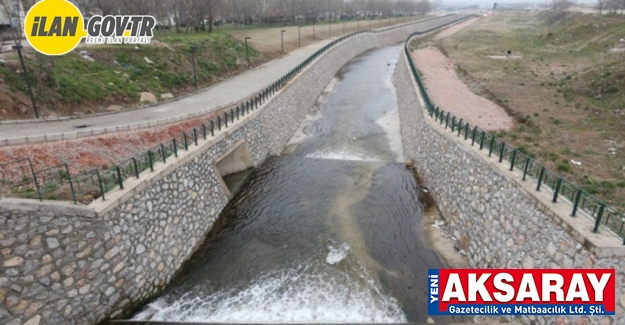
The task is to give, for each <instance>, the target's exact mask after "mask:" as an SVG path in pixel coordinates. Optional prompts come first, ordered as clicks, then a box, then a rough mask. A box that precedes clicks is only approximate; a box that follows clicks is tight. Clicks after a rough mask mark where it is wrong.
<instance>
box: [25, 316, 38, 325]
mask: <svg viewBox="0 0 625 325" xmlns="http://www.w3.org/2000/svg"><path fill="white" fill-rule="evenodd" d="M40 321H41V316H39V315H35V317H33V318H31V319H29V320H28V321H26V323H24V325H39V322H40Z"/></svg>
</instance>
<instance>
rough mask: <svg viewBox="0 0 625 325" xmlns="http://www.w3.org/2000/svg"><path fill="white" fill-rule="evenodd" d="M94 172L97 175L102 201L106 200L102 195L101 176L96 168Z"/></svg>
mask: <svg viewBox="0 0 625 325" xmlns="http://www.w3.org/2000/svg"><path fill="white" fill-rule="evenodd" d="M95 174H96V176H98V183H99V184H100V194H101V195H102V201H106V198H105V197H104V185H102V177H100V172H99V171H98V170H97V169H96V170H95Z"/></svg>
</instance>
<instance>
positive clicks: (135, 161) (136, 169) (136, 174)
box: [132, 157, 139, 179]
mask: <svg viewBox="0 0 625 325" xmlns="http://www.w3.org/2000/svg"><path fill="white" fill-rule="evenodd" d="M132 165H133V166H134V167H135V177H137V179H139V164H138V163H137V159H136V158H135V157H132Z"/></svg>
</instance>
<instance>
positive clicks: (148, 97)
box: [140, 92, 158, 104]
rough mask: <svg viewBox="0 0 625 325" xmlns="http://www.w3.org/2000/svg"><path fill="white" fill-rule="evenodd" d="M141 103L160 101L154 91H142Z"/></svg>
mask: <svg viewBox="0 0 625 325" xmlns="http://www.w3.org/2000/svg"><path fill="white" fill-rule="evenodd" d="M140 95H141V100H140V102H141V103H148V104H155V103H157V102H158V101H157V100H156V96H154V94H152V93H148V92H142V93H141V94H140Z"/></svg>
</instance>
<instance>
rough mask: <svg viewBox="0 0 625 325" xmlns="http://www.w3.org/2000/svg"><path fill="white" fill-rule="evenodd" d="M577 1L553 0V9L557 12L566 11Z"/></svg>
mask: <svg viewBox="0 0 625 325" xmlns="http://www.w3.org/2000/svg"><path fill="white" fill-rule="evenodd" d="M574 4H575V3H574V2H573V1H571V0H552V1H551V10H553V11H555V12H564V11H566V10H567V9H569V8H571V7H572V6H573V5H574Z"/></svg>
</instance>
